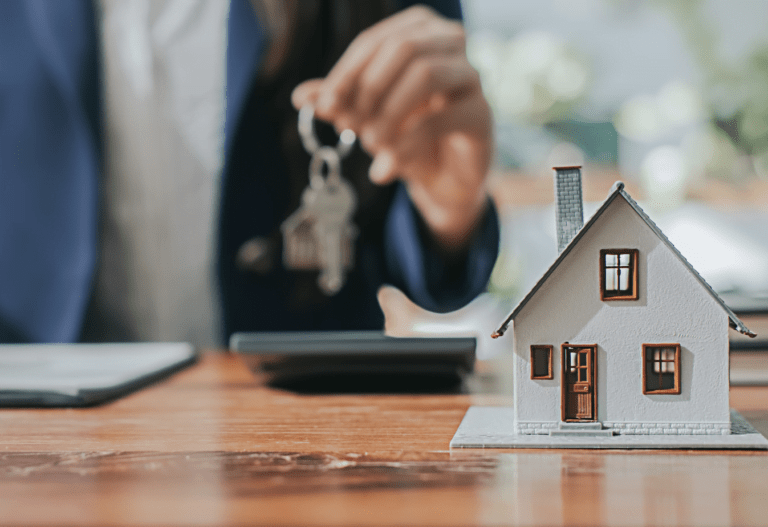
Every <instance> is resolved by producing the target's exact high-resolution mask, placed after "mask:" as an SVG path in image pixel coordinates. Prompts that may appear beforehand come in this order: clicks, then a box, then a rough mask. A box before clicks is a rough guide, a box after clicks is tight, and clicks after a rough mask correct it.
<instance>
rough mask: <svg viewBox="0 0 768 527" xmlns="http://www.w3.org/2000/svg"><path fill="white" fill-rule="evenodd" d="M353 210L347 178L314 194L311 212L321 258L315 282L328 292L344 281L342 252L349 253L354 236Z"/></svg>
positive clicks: (338, 288)
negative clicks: (314, 198) (314, 200)
mask: <svg viewBox="0 0 768 527" xmlns="http://www.w3.org/2000/svg"><path fill="white" fill-rule="evenodd" d="M354 210H355V193H354V191H353V189H352V186H351V185H350V184H349V183H347V182H346V181H343V180H342V181H340V182H339V183H338V184H335V185H331V184H327V185H326V186H325V187H324V188H323V190H321V191H320V192H319V193H318V194H317V196H316V202H315V206H314V207H313V212H314V214H315V237H316V240H317V243H318V256H319V260H320V276H319V277H318V285H320V288H321V289H322V290H323V291H324V292H325V293H326V294H329V295H333V294H336V293H338V292H339V290H340V289H341V287H342V286H343V285H344V271H345V270H346V268H347V267H348V264H349V263H350V262H349V261H345V260H349V256H347V257H346V258H345V255H350V253H351V245H352V238H353V237H354V227H353V226H352V224H351V219H352V213H353V212H354Z"/></svg>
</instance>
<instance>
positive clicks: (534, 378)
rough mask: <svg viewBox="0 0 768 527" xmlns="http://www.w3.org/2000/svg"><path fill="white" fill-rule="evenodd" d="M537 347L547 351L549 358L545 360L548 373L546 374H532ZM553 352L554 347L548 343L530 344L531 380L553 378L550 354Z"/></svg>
mask: <svg viewBox="0 0 768 527" xmlns="http://www.w3.org/2000/svg"><path fill="white" fill-rule="evenodd" d="M537 349H545V350H547V351H548V352H549V360H548V361H547V368H548V370H547V371H548V372H549V373H548V374H547V375H546V376H538V377H537V376H536V375H535V374H534V371H535V370H536V368H535V364H536V358H535V357H536V350H537ZM554 352H555V347H554V346H550V345H548V344H532V345H531V379H532V380H537V381H541V380H547V379H554V378H555V376H554V372H553V371H552V355H553V354H554Z"/></svg>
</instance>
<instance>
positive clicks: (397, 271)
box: [384, 184, 499, 313]
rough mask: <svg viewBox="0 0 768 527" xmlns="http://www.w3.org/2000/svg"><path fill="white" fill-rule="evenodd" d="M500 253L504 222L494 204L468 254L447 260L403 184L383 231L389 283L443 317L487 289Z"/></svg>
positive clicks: (483, 218)
mask: <svg viewBox="0 0 768 527" xmlns="http://www.w3.org/2000/svg"><path fill="white" fill-rule="evenodd" d="M498 251H499V220H498V214H497V212H496V208H495V206H494V205H493V202H492V201H491V200H490V199H489V200H488V205H487V207H486V209H485V213H484V215H483V217H482V219H481V221H480V224H479V226H478V227H477V229H476V230H475V233H474V236H473V238H472V240H471V242H470V244H469V247H468V248H467V250H466V251H465V252H464V253H462V254H460V255H446V254H444V253H442V252H441V251H440V250H439V249H438V248H437V247H436V246H435V244H434V243H431V241H430V236H429V234H428V232H427V227H426V225H425V224H424V221H423V220H422V218H421V215H420V214H419V212H418V211H417V210H416V207H415V206H414V205H413V202H412V201H411V199H410V197H409V196H408V192H407V191H406V190H405V187H404V186H403V185H402V184H398V189H397V192H396V193H395V197H394V199H393V201H392V205H391V207H390V209H389V213H388V215H387V218H386V222H385V226H384V253H385V255H386V256H385V259H386V267H387V272H388V275H389V276H388V280H387V281H388V282H390V283H391V284H392V285H394V286H396V287H397V288H399V289H400V290H402V291H403V292H404V293H405V294H406V295H407V296H408V297H409V298H410V299H411V300H412V301H413V302H415V303H416V304H418V305H419V306H421V307H423V308H424V309H428V310H429V311H434V312H438V313H444V312H448V311H454V310H456V309H459V308H461V307H463V306H464V305H466V304H468V303H469V302H471V301H472V300H473V299H474V298H475V297H476V296H477V295H479V294H480V293H482V292H483V291H484V290H485V287H486V285H487V283H488V280H489V278H490V276H491V271H493V266H494V264H495V262H496V256H497V254H498Z"/></svg>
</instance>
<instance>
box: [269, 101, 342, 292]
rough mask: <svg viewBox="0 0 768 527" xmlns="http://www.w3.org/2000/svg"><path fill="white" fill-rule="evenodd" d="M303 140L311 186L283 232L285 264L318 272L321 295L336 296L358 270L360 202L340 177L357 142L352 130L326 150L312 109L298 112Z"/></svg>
mask: <svg viewBox="0 0 768 527" xmlns="http://www.w3.org/2000/svg"><path fill="white" fill-rule="evenodd" d="M299 134H300V135H301V141H302V143H303V145H304V148H305V149H306V150H307V152H309V153H310V154H311V155H312V159H311V161H310V163H309V185H308V186H307V188H306V189H304V192H303V193H302V195H301V205H300V206H299V208H298V209H297V210H296V212H294V213H293V214H291V215H290V216H289V217H288V219H287V220H285V221H284V222H283V224H282V226H281V227H280V228H281V230H282V232H283V264H284V265H285V267H286V268H288V269H305V270H315V269H317V270H320V275H319V277H318V280H317V283H318V285H319V286H320V289H322V291H323V292H324V293H325V294H327V295H334V294H336V293H338V292H339V290H340V289H341V287H342V286H343V285H344V275H345V273H346V271H348V270H349V269H351V268H352V266H353V264H354V243H353V242H354V240H355V238H356V237H357V228H356V227H355V225H354V224H353V223H352V215H353V214H354V212H355V208H356V205H357V197H356V196H355V191H354V189H353V188H352V185H350V184H349V182H348V181H347V180H345V179H344V178H343V177H342V176H341V160H342V159H344V158H345V157H346V156H347V155H348V154H349V153H350V152H351V151H352V147H353V146H354V144H355V140H356V137H355V133H354V132H353V131H352V130H344V131H343V132H342V133H341V135H340V136H339V142H338V144H337V145H336V146H335V147H332V146H322V145H321V144H320V141H319V140H318V138H317V136H316V135H315V130H314V108H312V107H311V106H304V107H303V108H302V109H301V110H300V111H299ZM324 171H325V176H324V175H323V172H324Z"/></svg>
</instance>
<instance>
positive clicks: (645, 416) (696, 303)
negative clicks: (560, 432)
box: [510, 196, 729, 423]
mask: <svg viewBox="0 0 768 527" xmlns="http://www.w3.org/2000/svg"><path fill="white" fill-rule="evenodd" d="M604 248H636V249H638V251H639V279H638V282H639V299H638V300H636V301H612V302H603V301H601V300H600V289H599V288H600V285H599V253H600V249H604ZM513 335H514V342H515V348H514V358H513V360H514V367H513V370H514V386H515V388H514V389H515V398H514V400H515V408H516V415H517V419H518V422H520V421H554V422H557V421H560V417H561V412H560V404H561V403H560V400H561V399H560V397H561V395H560V372H561V368H560V367H561V364H560V362H561V361H560V345H561V344H562V343H563V342H566V341H567V342H570V343H571V344H597V345H598V349H597V370H598V373H597V397H598V402H597V418H598V420H599V421H604V422H605V421H608V422H655V423H659V422H680V423H707V422H715V423H727V422H729V414H728V317H727V315H726V313H725V312H724V311H723V309H722V308H721V307H720V306H719V304H718V303H717V302H716V301H715V300H714V299H713V298H712V297H711V296H710V295H709V293H708V292H707V291H706V290H705V289H704V288H703V287H702V286H701V285H700V283H699V282H698V281H697V280H696V278H695V277H694V276H693V275H692V274H691V273H690V272H689V271H688V269H687V268H686V267H685V266H684V264H683V263H682V262H681V261H680V260H679V259H678V258H677V256H676V255H675V254H674V253H673V252H672V251H671V250H670V249H669V248H668V247H667V246H666V245H665V244H664V243H663V242H662V241H661V240H659V239H658V237H657V236H656V235H655V234H654V233H653V231H651V230H650V228H648V226H647V225H646V224H645V223H644V222H643V220H642V219H641V218H640V217H639V216H638V215H637V213H636V212H635V211H634V210H633V209H632V208H631V207H630V206H629V204H627V202H626V201H625V200H624V199H623V198H621V197H620V196H619V197H617V199H616V200H615V201H614V202H613V203H612V204H611V205H610V206H609V208H608V210H606V211H605V212H604V213H603V215H602V216H601V217H600V218H599V219H598V220H597V222H596V223H595V224H594V225H593V226H592V227H591V228H590V230H589V231H588V232H587V233H586V235H585V236H584V237H583V238H582V239H581V241H580V243H579V244H578V246H577V247H576V248H575V249H574V250H573V251H572V252H571V253H570V254H569V255H568V256H567V257H566V259H565V261H564V262H563V263H562V264H561V265H560V266H559V267H558V268H557V269H556V270H555V272H554V273H553V274H552V275H551V276H550V278H549V280H547V282H546V283H545V284H544V285H543V287H542V288H541V289H540V290H539V291H538V293H537V294H536V295H535V296H534V298H533V299H532V300H531V301H530V302H529V303H528V304H527V305H526V306H525V307H524V308H523V310H522V312H521V313H520V314H519V315H518V317H517V319H516V320H515V321H514V333H513ZM644 343H680V345H681V358H680V361H681V370H682V374H681V379H680V386H681V393H680V395H643V387H642V368H643V364H642V345H643V344H644ZM510 344H511V342H510ZM531 344H551V345H553V346H554V347H555V354H554V355H555V356H554V357H553V370H554V379H553V380H551V381H549V380H544V381H542V380H531V379H530V364H529V362H530V345H531Z"/></svg>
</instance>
